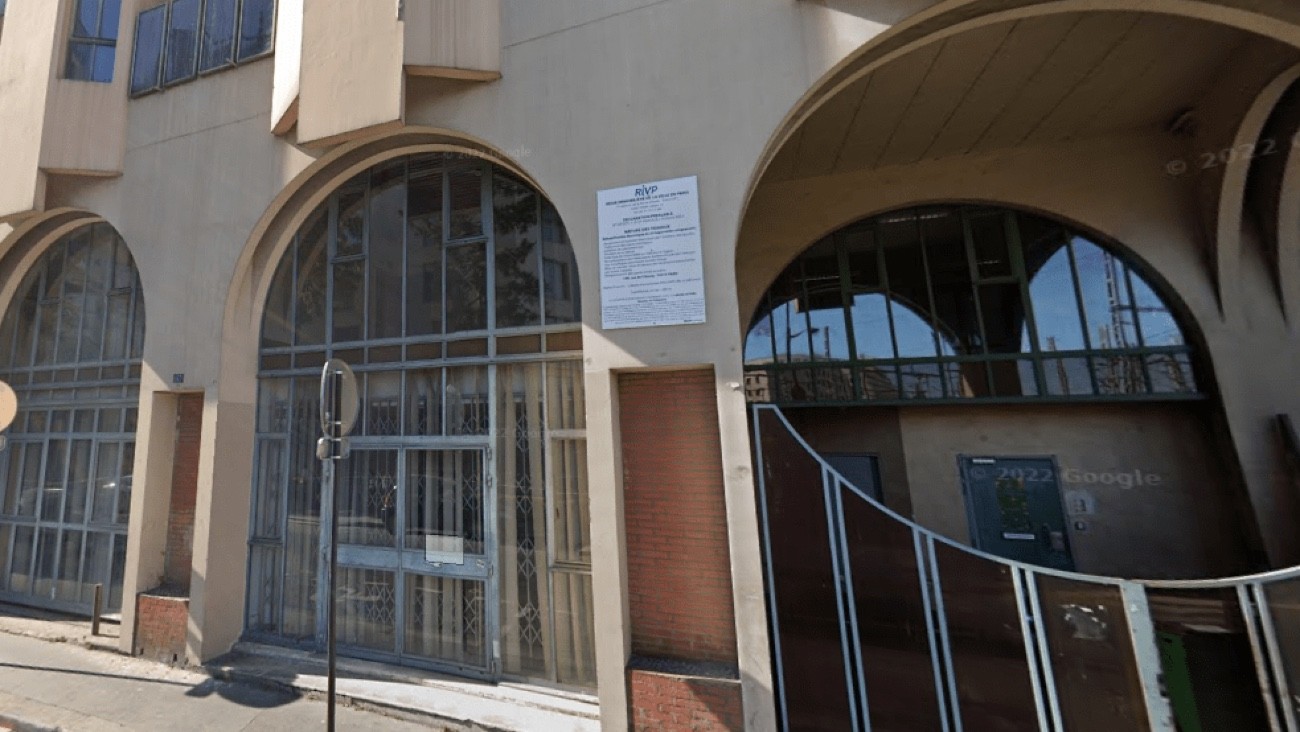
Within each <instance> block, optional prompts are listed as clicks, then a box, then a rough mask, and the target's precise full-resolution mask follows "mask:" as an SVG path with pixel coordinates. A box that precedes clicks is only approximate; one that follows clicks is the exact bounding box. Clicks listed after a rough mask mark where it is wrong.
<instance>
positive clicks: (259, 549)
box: [247, 546, 280, 633]
mask: <svg viewBox="0 0 1300 732" xmlns="http://www.w3.org/2000/svg"><path fill="white" fill-rule="evenodd" d="M248 564H249V567H248V622H247V628H248V630H250V631H253V632H257V631H261V632H263V633H275V632H276V631H277V630H279V627H280V547H278V546H254V547H252V550H251V551H250V553H249V561H248Z"/></svg>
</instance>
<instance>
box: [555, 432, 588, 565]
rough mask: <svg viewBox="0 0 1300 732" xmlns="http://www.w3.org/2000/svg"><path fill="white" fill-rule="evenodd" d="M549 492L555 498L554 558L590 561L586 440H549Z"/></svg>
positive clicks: (580, 561)
mask: <svg viewBox="0 0 1300 732" xmlns="http://www.w3.org/2000/svg"><path fill="white" fill-rule="evenodd" d="M551 495H552V496H553V497H554V502H555V511H554V514H555V537H554V539H553V541H554V546H555V561H557V562H575V563H579V564H590V563H591V506H590V500H589V495H588V491H587V441H586V440H553V441H552V442H551Z"/></svg>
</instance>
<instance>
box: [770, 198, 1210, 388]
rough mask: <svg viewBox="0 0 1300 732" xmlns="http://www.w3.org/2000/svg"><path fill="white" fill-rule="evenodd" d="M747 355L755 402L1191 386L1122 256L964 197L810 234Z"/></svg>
mask: <svg viewBox="0 0 1300 732" xmlns="http://www.w3.org/2000/svg"><path fill="white" fill-rule="evenodd" d="M745 361H746V364H747V366H748V367H749V368H750V370H751V371H752V372H753V373H758V370H759V369H763V370H765V371H769V373H767V375H766V377H763V378H759V377H755V378H752V379H747V385H749V387H750V388H749V389H748V393H750V395H751V398H753V399H761V400H773V399H775V400H777V401H782V400H788V401H826V400H828V399H834V400H836V401H839V400H843V399H848V400H910V399H967V398H976V399H978V398H1030V397H1033V398H1088V397H1104V396H1125V397H1133V396H1149V395H1158V394H1195V393H1196V391H1197V389H1196V385H1195V383H1196V382H1195V378H1194V374H1193V370H1192V367H1191V356H1190V352H1189V350H1188V348H1187V346H1186V341H1185V339H1184V337H1183V334H1182V330H1181V328H1180V327H1179V325H1178V323H1177V321H1176V319H1175V317H1174V316H1173V314H1172V313H1171V312H1170V310H1169V308H1168V307H1167V306H1166V305H1165V303H1164V301H1163V300H1162V299H1161V297H1160V296H1159V295H1158V294H1157V293H1156V291H1155V289H1154V288H1153V287H1152V286H1151V284H1150V283H1149V282H1147V281H1146V280H1145V279H1143V278H1142V277H1141V276H1140V275H1139V274H1138V273H1137V272H1135V271H1134V270H1133V268H1132V267H1131V266H1130V265H1129V264H1128V263H1127V262H1126V261H1125V260H1124V258H1123V257H1122V256H1121V255H1119V254H1117V253H1115V252H1113V251H1111V250H1109V249H1107V248H1104V247H1102V246H1100V245H1098V244H1097V243H1095V242H1093V241H1091V240H1089V239H1087V238H1085V237H1084V236H1082V235H1079V234H1074V233H1071V232H1069V231H1068V230H1067V229H1066V228H1065V227H1063V226H1061V225H1060V224H1057V223H1054V222H1051V221H1048V220H1046V219H1042V218H1038V217H1035V216H1030V215H1026V214H1019V213H1015V212H1012V211H1007V210H1002V209H991V208H982V207H972V206H966V207H932V208H924V209H916V210H911V211H904V212H898V213H892V214H887V215H885V216H882V217H879V218H877V219H874V220H870V221H867V222H863V223H859V224H854V225H852V226H849V227H847V228H845V229H843V230H841V231H840V232H837V233H835V234H833V235H831V236H830V237H827V238H826V239H824V240H822V241H820V242H818V243H817V244H815V245H814V246H812V247H811V248H809V249H808V250H807V251H806V252H805V253H804V254H803V255H801V256H800V257H799V258H798V259H796V260H795V261H794V262H793V263H792V264H791V265H790V266H789V267H788V268H787V269H786V270H785V272H783V273H781V275H780V276H779V277H778V278H777V280H776V282H775V283H774V284H773V285H772V287H771V289H769V291H768V293H767V295H766V296H765V298H764V300H763V302H762V304H761V305H760V307H759V310H758V313H757V314H756V316H755V319H754V321H753V324H752V326H751V329H750V331H749V333H748V334H747V336H746V341H745ZM845 394H849V395H850V396H848V397H845V396H844V395H845Z"/></svg>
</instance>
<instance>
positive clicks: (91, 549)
mask: <svg viewBox="0 0 1300 732" xmlns="http://www.w3.org/2000/svg"><path fill="white" fill-rule="evenodd" d="M111 544H112V534H106V533H103V532H99V531H91V532H87V534H86V559H85V569H84V570H83V574H82V582H83V587H82V596H81V602H83V603H85V602H91V601H92V600H94V586H95V585H97V584H102V585H105V586H107V585H108V584H109V564H110V562H111V561H112V555H111V554H110V548H111Z"/></svg>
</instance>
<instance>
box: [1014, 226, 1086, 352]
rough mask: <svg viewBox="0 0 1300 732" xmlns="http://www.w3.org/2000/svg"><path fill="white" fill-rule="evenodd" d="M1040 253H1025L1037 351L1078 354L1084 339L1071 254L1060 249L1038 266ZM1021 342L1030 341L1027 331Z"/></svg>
mask: <svg viewBox="0 0 1300 732" xmlns="http://www.w3.org/2000/svg"><path fill="white" fill-rule="evenodd" d="M1043 255H1044V253H1043V252H1042V251H1028V252H1026V253H1025V257H1026V259H1027V260H1028V261H1026V263H1025V264H1026V266H1027V267H1030V266H1033V267H1036V268H1035V269H1031V270H1030V280H1029V299H1030V301H1031V302H1032V303H1033V306H1034V325H1035V326H1036V327H1037V328H1038V347H1039V348H1040V349H1042V350H1043V351H1047V352H1051V351H1078V350H1083V349H1084V348H1087V343H1086V342H1085V341H1084V339H1083V320H1082V318H1080V316H1079V304H1078V300H1077V299H1076V298H1075V292H1074V275H1073V274H1072V272H1071V269H1070V251H1069V249H1067V248H1065V247H1064V246H1061V247H1060V248H1058V249H1056V251H1055V252H1054V253H1050V254H1048V255H1047V261H1045V262H1042V263H1041V265H1039V264H1038V262H1037V259H1038V258H1039V257H1040V256H1043ZM1023 338H1024V339H1026V340H1027V339H1028V338H1029V332H1028V330H1027V329H1026V331H1025V333H1024V335H1023Z"/></svg>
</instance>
